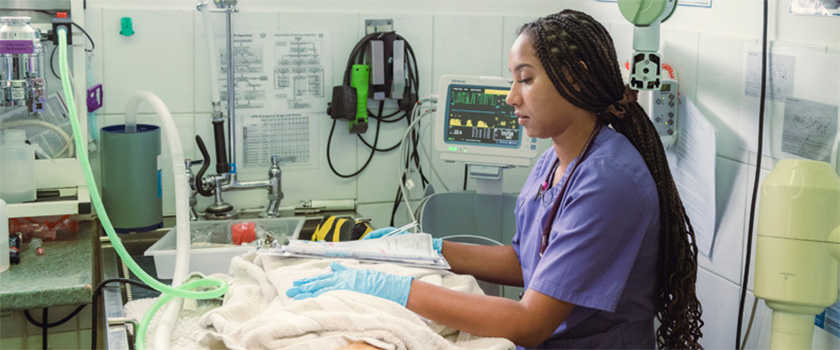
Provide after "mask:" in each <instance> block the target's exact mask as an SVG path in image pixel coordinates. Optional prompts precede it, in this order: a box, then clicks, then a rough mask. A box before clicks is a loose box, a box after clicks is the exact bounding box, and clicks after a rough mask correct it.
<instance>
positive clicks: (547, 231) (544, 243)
mask: <svg viewBox="0 0 840 350" xmlns="http://www.w3.org/2000/svg"><path fill="white" fill-rule="evenodd" d="M600 131H601V123H600V122H599V123H596V124H595V129H593V130H592V133H591V134H589V139H587V140H586V144H585V145H583V149H582V150H581V151H580V154H579V155H578V161H577V162H576V163H575V165H574V166H573V167H572V170H571V171H570V172H569V175H568V176H566V180H565V181H563V187H562V188H561V189H560V193H559V194H558V195H557V198H556V199H554V205H552V207H551V212H549V214H548V220H547V221H546V222H545V225H543V230H542V239H541V240H540V255H539V257H540V259H542V256H543V253H545V249H546V248H548V239H549V236H550V235H551V226H552V225H553V224H554V217H555V216H557V211H558V210H560V203H561V202H563V196H565V195H566V188H567V187H569V179H571V178H572V174H574V173H575V170H576V169H577V167H578V165H580V163H581V162H583V159H584V157H585V156H586V152H587V151H588V150H589V148H590V147H591V146H592V143H593V142H594V141H595V137H597V136H598V133H599V132H600ZM559 162H560V159H555V160H554V166H553V167H552V169H553V170H552V171H550V172H549V173H548V175H547V176H546V177H545V182H543V184H542V185H541V186H540V188H539V190H538V191H537V197H536V198H534V200H538V199H542V197H543V195H544V194H545V191H547V189H548V184H549V183H550V182H549V181H552V180H553V177H554V173H555V172H556V171H557V166H558V165H559Z"/></svg>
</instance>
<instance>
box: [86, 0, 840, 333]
mask: <svg viewBox="0 0 840 350" xmlns="http://www.w3.org/2000/svg"><path fill="white" fill-rule="evenodd" d="M712 4H713V7H712V8H693V7H683V6H681V7H679V8H678V10H677V12H676V13H675V15H674V16H673V17H672V18H671V19H670V20H669V21H668V22H666V23H665V24H664V25H663V26H662V53H663V55H664V60H665V61H666V62H668V63H670V64H671V65H672V66H674V67H675V68H676V70H677V71H678V74H679V75H680V84H681V90H682V93H683V94H684V95H685V96H687V97H688V98H690V99H691V100H692V101H694V103H695V104H696V105H697V106H698V107H699V109H700V111H701V112H702V113H704V114H705V116H706V117H707V118H708V119H709V120H710V121H711V122H712V123H713V124H714V125H715V127H716V128H717V130H718V140H717V150H718V151H717V154H718V158H717V164H716V181H717V187H718V188H717V189H716V195H717V206H718V208H719V209H718V223H717V238H716V240H715V243H716V244H715V248H714V251H713V253H712V255H711V257H706V256H701V257H700V266H701V269H700V272H699V274H698V285H697V288H698V295H699V296H700V298H701V301H702V302H703V309H704V311H705V313H704V321H705V322H706V327H705V328H704V333H705V337H704V339H703V344H704V345H705V346H706V347H708V348H732V347H733V343H734V338H735V331H734V329H735V326H736V319H737V312H736V311H735V310H737V303H738V290H739V286H740V284H741V280H742V273H743V272H742V270H743V260H744V256H745V254H744V252H745V249H746V248H745V243H746V239H745V237H746V234H747V230H746V228H747V221H748V217H749V210H750V203H749V201H750V197H751V191H752V181H753V176H754V175H752V174H754V173H755V158H756V157H755V154H754V153H751V152H749V151H747V149H750V147H755V143H756V141H755V137H754V136H752V135H753V134H754V133H753V132H752V131H751V130H749V128H748V125H749V124H750V123H748V122H750V121H753V122H754V121H755V120H756V119H757V115H758V111H757V109H756V110H750V109H749V108H748V109H747V110H746V113H745V111H744V110H743V109H742V103H743V102H744V101H743V100H742V96H743V95H744V94H743V92H742V91H741V89H742V88H741V81H742V79H743V76H744V74H745V72H744V66H743V56H744V48H745V47H747V46H749V45H754V44H758V43H760V39H761V13H762V8H761V4H762V2H761V1H759V0H737V1H727V0H713V1H712ZM788 5H789V1H787V0H772V1H770V16H769V17H770V26H769V38H770V40H772V41H773V47H774V48H776V47H782V46H783V47H785V48H787V49H790V50H793V51H794V52H814V51H815V50H816V51H818V52H823V53H833V54H834V56H833V57H834V58H835V59H836V57H838V56H837V54H838V52H840V18H829V17H820V16H796V15H792V14H790V13H788V10H787V8H788ZM567 7H568V8H577V9H581V10H584V11H586V12H588V13H590V14H592V15H593V16H594V17H596V18H597V19H599V20H601V21H603V23H604V24H605V25H607V26H608V28H609V29H610V31H611V33H612V35H613V37H614V40H615V41H616V47H617V50H618V51H619V59H620V60H621V61H622V62H623V61H624V60H625V59H626V58H627V57H629V55H630V51H631V50H632V45H631V42H632V34H631V33H632V26H630V25H629V24H628V23H627V22H626V21H625V20H624V19H623V18H622V17H621V15H620V13H619V11H618V9H617V6H616V4H615V3H605V2H597V1H594V0H589V1H584V0H577V1H526V0H522V1H500V0H484V1H475V0H460V1H453V0H449V1H437V0H428V1H420V0H416V1H372V0H368V1H364V0H356V1H315V0H309V1H291V0H283V1H267V0H263V1H248V0H242V1H240V3H239V8H240V10H241V13H240V14H238V15H237V18H238V20H237V22H236V29H238V30H243V29H246V28H254V27H256V28H260V27H262V28H264V27H266V26H268V27H272V28H275V29H290V28H309V29H323V30H327V31H329V32H330V33H331V35H332V45H333V47H332V52H333V56H334V57H333V66H332V67H333V79H334V80H333V81H334V82H335V83H337V82H339V81H340V78H341V75H342V74H343V69H344V64H345V62H346V59H347V55H348V54H349V51H350V48H352V46H353V45H355V43H356V42H357V41H358V40H359V38H360V37H361V35H362V33H363V28H362V25H363V23H364V20H365V19H366V18H393V19H394V20H395V28H396V30H397V31H398V33H400V34H401V35H403V36H404V37H406V39H407V40H408V41H409V42H410V43H411V44H412V46H413V47H414V49H415V53H417V59H418V63H419V68H420V76H421V94H422V95H426V94H429V93H435V92H436V87H437V79H438V78H439V77H440V75H442V74H445V73H462V74H474V75H508V73H507V50H508V47H509V46H510V44H511V42H512V41H513V39H514V37H515V29H516V28H517V27H518V26H519V25H520V24H522V23H524V22H525V21H528V20H531V19H533V18H536V17H538V16H541V15H545V14H549V13H553V12H557V11H559V10H561V9H563V8H567ZM85 15H86V22H87V26H88V28H87V29H88V31H89V32H90V33H91V34H92V35H93V37H94V40H96V41H97V52H96V55H95V58H94V60H93V71H94V73H95V76H96V80H97V81H98V82H102V83H103V85H104V89H105V93H104V96H105V110H104V113H102V114H101V120H100V123H101V125H100V126H104V125H106V124H113V123H118V122H119V120H120V119H121V113H122V110H123V109H124V105H125V101H126V99H127V97H128V96H129V95H130V94H132V93H133V92H135V91H137V90H141V89H145V90H149V91H152V92H155V93H156V94H158V95H159V96H160V97H161V98H162V99H163V100H164V101H165V102H166V103H167V104H168V105H169V108H170V109H171V110H172V113H173V115H174V116H175V118H176V121H177V123H178V125H179V127H180V128H181V129H180V131H181V138H182V141H183V143H184V145H185V147H186V155H187V157H192V158H194V159H195V158H199V157H200V155H199V154H198V151H197V150H196V149H195V147H194V142H193V141H192V137H193V135H195V134H199V135H202V137H203V138H204V139H205V140H209V141H210V144H211V145H208V146H209V147H212V137H211V127H210V118H209V116H208V115H207V114H208V113H207V112H208V111H209V108H208V105H209V97H208V96H209V93H208V92H207V91H206V88H204V86H205V84H206V83H207V81H208V75H207V66H206V62H205V57H204V52H205V48H204V46H203V45H204V41H203V36H204V33H203V28H202V26H201V23H200V17H199V15H198V13H197V12H196V11H195V6H194V2H193V1H186V0H180V1H105V0H99V1H96V0H92V1H88V9H87V11H86V13H85ZM124 16H129V17H132V18H133V20H134V27H135V31H136V32H137V34H135V36H133V37H131V38H126V37H123V36H120V35H119V34H118V31H119V20H120V18H121V17H124ZM214 16H216V17H218V16H220V15H214ZM221 29H222V28H218V30H221ZM831 63H832V62H828V63H826V62H822V63H819V64H822V65H824V67H820V69H823V70H824V72H826V75H827V76H828V78H826V80H825V81H820V82H814V84H815V85H816V84H832V82H834V83H836V82H837V81H839V80H840V73H838V68H837V67H838V66H840V65H838V64H837V63H840V60H836V61H834V62H833V64H831ZM809 83H810V82H809V81H800V82H798V83H797V89H800V84H804V85H802V86H804V87H802V90H798V91H805V92H807V91H810V90H808V89H807V85H808V84H809ZM834 91H837V90H836V88H835V90H834ZM815 94H817V93H815ZM809 96H810V95H809ZM809 96H800V97H803V98H808V97H809ZM820 99H821V100H822V102H823V103H829V104H833V105H837V104H838V103H840V95H836V96H831V95H829V96H822V97H820ZM769 108H770V109H769V110H768V118H769V119H768V120H770V121H772V123H771V124H773V123H776V125H775V128H773V126H774V125H770V126H769V130H776V131H778V130H779V129H780V125H778V123H780V122H781V120H782V119H780V116H781V115H782V114H781V113H782V110H783V108H780V107H779V106H776V107H775V108H773V106H772V104H771V106H770V107H769ZM147 118H149V119H154V117H151V116H149V117H147ZM330 123H331V120H330V119H329V117H327V116H326V115H324V116H323V117H322V118H321V119H320V120H319V123H318V125H319V127H320V128H321V129H320V131H319V134H320V135H321V136H320V142H319V145H320V147H322V148H321V151H320V152H319V154H323V147H324V145H325V144H326V137H327V134H328V132H329V125H330ZM402 130H404V124H401V125H389V126H387V127H385V128H383V133H384V135H383V136H382V137H383V138H382V139H381V140H380V144H385V145H388V144H393V143H394V142H396V141H397V140H398V139H399V137H401V136H402ZM770 136H771V137H770V138H771V140H772V137H773V135H770ZM776 137H777V136H776ZM366 138H368V139H371V138H372V134H371V133H368V135H366ZM771 142H772V141H771ZM541 145H542V147H547V143H545V142H544V143H542V144H541ZM771 148H772V147H771ZM332 150H333V151H332V152H333V153H332V154H333V159H337V161H336V162H337V164H336V166H337V167H338V168H339V169H341V171H343V172H349V171H352V170H354V169H356V167H359V166H361V165H362V164H364V161H365V160H366V159H367V154H368V149H367V148H365V147H364V146H363V145H361V144H360V142H358V141H357V140H356V138H355V136H351V135H348V134H346V133H345V132H337V133H336V135H335V136H334V139H333V147H332ZM765 154H766V155H768V156H769V157H767V158H766V161H765V162H764V164H763V168H764V170H763V172H764V173H766V172H767V171H769V169H771V168H772V166H773V164H774V161H775V160H776V159H779V158H785V157H789V156H790V155H786V154H782V153H779V152H776V151H773V150H771V151H769V152H767V153H765ZM433 158H434V157H433ZM397 161H398V159H397V155H396V154H395V152H392V153H388V154H379V155H377V156H376V157H375V158H374V160H373V161H372V162H371V164H370V166H369V168H368V169H367V170H365V172H364V173H362V175H361V176H359V177H357V178H354V179H349V180H347V179H340V178H338V177H336V176H334V175H333V174H332V173H331V171H330V170H329V167H328V166H327V164H326V159H325V158H323V157H322V158H321V160H320V163H319V165H318V167H317V169H308V170H295V169H284V173H283V183H284V187H283V190H284V191H285V193H286V199H285V200H284V202H283V204H284V205H294V204H296V203H298V202H299V201H301V200H307V199H327V198H357V199H358V200H359V202H360V204H361V206H360V209H359V210H360V212H362V213H364V214H365V215H369V216H371V217H373V222H374V223H375V224H376V225H380V226H381V225H384V224H386V223H387V220H388V218H389V216H390V210H391V203H392V201H393V198H394V195H395V190H396V188H397V187H396V184H397V181H396V176H395V175H394V174H395V162H397ZM433 163H434V165H435V166H436V167H437V169H438V170H439V171H440V173H441V176H442V179H443V180H442V181H445V182H446V183H447V184H448V185H449V186H450V188H454V189H459V188H460V187H461V183H462V181H463V166H462V165H460V164H445V163H443V162H440V161H433ZM164 164H167V163H166V162H165V163H164ZM424 168H425V169H426V171H427V173H428V172H429V171H428V170H429V168H428V165H426V166H425V167H424ZM165 169H166V170H165V171H168V172H169V173H165V174H164V179H169V178H171V169H168V168H165ZM211 169H213V168H211ZM527 172H528V170H527V169H515V170H513V171H508V172H507V173H506V177H505V179H506V180H505V187H504V188H505V191H506V192H512V193H515V192H518V190H519V187H520V186H521V184H522V182H523V181H524V178H525V176H526V175H527ZM264 173H265V170H264V169H259V170H254V171H247V172H245V173H244V174H243V175H242V176H243V177H245V178H246V179H262V178H263V176H264ZM765 175H766V174H765ZM429 176H430V178H432V179H433V181H432V182H433V184H435V186H436V187H437V188H438V189H439V190H440V189H441V185H440V182H441V180H439V179H437V178H436V177H434V176H431V175H429ZM166 186H167V188H168V189H171V188H172V184H171V181H170V182H168V183H166ZM171 192H172V191H171V190H165V193H167V194H168V193H171ZM415 193H416V194H419V193H420V192H418V191H415ZM225 198H226V199H227V200H228V201H230V202H232V203H233V204H234V205H236V206H238V207H244V208H247V207H256V206H260V205H264V204H265V196H264V195H263V194H262V193H256V192H253V193H246V192H241V193H235V194H226V195H225ZM165 200H166V204H165V210H166V211H167V213H171V212H172V208H173V205H172V202H173V199H172V198H171V197H166V198H165ZM207 204H209V201H208V200H206V199H203V200H201V201H200V202H199V208H203V207H205V206H206V205H207ZM404 221H405V217H404V216H402V215H400V216H398V223H399V222H404ZM751 275H752V274H751ZM751 300H752V294H751V293H750V295H749V297H748V302H751ZM759 306H760V307H759V312H758V319H757V320H756V322H755V326H754V327H756V328H754V329H753V331H752V333H751V334H752V337H751V339H750V341H749V342H748V344H747V347H748V348H766V347H767V346H768V339H769V312H768V311H769V309H767V308H766V307H765V306H764V304H763V302H760V303H759ZM747 310H749V305H748V307H747ZM745 323H746V322H745ZM814 348H831V349H837V348H840V341H838V338H836V337H834V336H832V335H830V334H828V333H827V332H825V331H823V330H820V329H817V330H816V331H815V335H814Z"/></svg>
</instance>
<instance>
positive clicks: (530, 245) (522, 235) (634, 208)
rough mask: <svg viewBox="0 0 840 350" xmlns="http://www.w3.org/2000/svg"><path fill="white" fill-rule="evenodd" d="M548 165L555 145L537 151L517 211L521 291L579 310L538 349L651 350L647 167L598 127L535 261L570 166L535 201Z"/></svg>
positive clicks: (652, 273) (653, 211)
mask: <svg viewBox="0 0 840 350" xmlns="http://www.w3.org/2000/svg"><path fill="white" fill-rule="evenodd" d="M555 159H557V156H556V155H555V152H554V148H553V147H551V148H549V149H548V150H547V151H546V152H545V153H543V155H542V156H541V157H540V159H539V160H538V161H537V163H536V164H535V165H534V168H533V169H532V171H531V174H530V175H529V176H528V180H527V181H526V182H525V186H524V187H523V188H522V192H520V194H519V198H518V200H517V205H516V210H515V213H516V235H515V236H514V237H513V248H514V250H515V251H516V254H517V256H518V257H519V262H520V264H521V265H522V276H523V278H524V282H525V289H532V290H534V291H537V292H540V293H542V294H545V295H548V296H550V297H553V298H556V299H558V300H563V301H565V302H568V303H571V304H574V305H576V306H575V308H574V309H573V310H572V312H571V314H569V316H568V317H567V318H566V320H565V321H564V322H563V323H562V324H560V326H559V327H558V328H557V330H555V331H554V333H553V334H552V336H551V337H550V338H549V339H548V340H547V341H546V342H545V343H543V344H542V346H541V347H539V348H548V349H560V348H578V349H585V348H595V349H611V348H634V349H641V348H654V347H655V334H654V329H653V319H654V313H655V304H654V301H655V298H656V293H657V285H656V263H657V253H658V250H659V248H658V247H659V242H658V241H659V199H658V196H657V191H656V185H655V183H654V181H653V178H652V177H651V175H650V172H649V171H648V168H647V166H646V165H645V162H644V160H643V159H642V157H641V155H640V154H639V152H638V151H637V150H636V149H635V148H634V147H633V145H632V144H630V141H628V140H627V138H626V137H624V135H621V134H619V133H617V132H615V131H614V130H612V129H610V128H608V127H602V129H601V132H600V133H599V134H598V136H597V137H596V139H595V141H594V142H593V144H592V146H591V148H590V150H589V152H588V153H587V155H586V157H585V158H584V161H583V162H582V163H581V164H580V166H578V168H577V170H576V171H575V173H574V174H573V175H572V176H571V179H570V180H569V186H568V189H567V190H566V195H565V197H564V198H563V199H562V203H561V206H560V209H559V211H558V214H557V216H556V217H555V219H554V223H553V225H552V227H551V236H550V238H549V243H548V247H547V248H546V250H545V254H544V255H543V257H542V259H540V258H539V250H540V239H541V236H542V228H543V225H544V224H545V222H546V221H547V220H548V215H549V212H550V211H551V207H552V205H553V203H554V200H555V199H556V198H557V196H558V195H559V192H560V189H561V188H562V187H563V186H562V184H563V182H564V181H566V178H567V177H568V172H569V171H570V170H571V169H572V167H573V165H574V163H572V165H571V166H567V167H566V173H565V174H563V177H562V178H561V179H560V181H559V182H558V183H557V185H555V186H554V187H552V188H551V189H549V190H548V191H546V192H545V194H544V196H543V197H542V198H541V199H536V200H535V198H536V197H537V192H538V188H539V187H540V185H542V183H543V182H544V181H545V179H546V175H547V174H548V173H549V172H551V171H552V170H553V169H552V165H553V163H554V160H555ZM576 161H577V159H575V160H574V162H576Z"/></svg>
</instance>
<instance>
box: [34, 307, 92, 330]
mask: <svg viewBox="0 0 840 350" xmlns="http://www.w3.org/2000/svg"><path fill="white" fill-rule="evenodd" d="M85 306H87V305H79V307H77V308H76V309H75V310H73V311H72V312H70V314H69V315H67V316H65V317H64V318H62V319H60V320H58V321H55V322H47V318H46V317H42V318H41V322H45V323H46V324H44V323H41V322H38V321H35V319H33V318H32V315H30V314H29V310H23V315H24V316H26V320H27V321H29V323H31V324H33V325H35V326H36V327H39V328H44V327H45V326H46V328H53V327H56V326H60V325H62V324H64V323H66V322H67V321H70V320H71V319H73V317H74V316H76V314H78V313H79V311H82V309H84V308H85ZM46 309H48V308H46V307H45V308H44V310H46Z"/></svg>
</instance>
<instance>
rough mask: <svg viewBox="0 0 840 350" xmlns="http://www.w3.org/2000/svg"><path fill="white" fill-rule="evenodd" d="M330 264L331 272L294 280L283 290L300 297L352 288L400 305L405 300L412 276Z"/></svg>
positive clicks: (296, 297)
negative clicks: (290, 286)
mask: <svg viewBox="0 0 840 350" xmlns="http://www.w3.org/2000/svg"><path fill="white" fill-rule="evenodd" d="M330 267H332V269H333V272H331V273H325V274H323V275H318V276H314V277H308V278H302V279H299V280H297V281H295V282H294V287H292V288H289V289H288V290H286V296H288V297H290V298H294V299H295V300H301V299H306V298H310V297H317V296H319V295H321V294H323V293H326V292H330V291H334V290H351V291H354V292H359V293H364V294H369V295H373V296H376V297H380V298H383V299H388V300H390V301H393V302H395V303H398V304H400V305H402V306H405V304H406V303H407V302H408V293H409V292H410V291H411V280H413V279H414V277H411V276H398V275H392V274H388V273H384V272H379V271H374V270H356V269H348V268H346V267H344V266H343V265H341V264H339V263H337V262H334V263H332V264H330Z"/></svg>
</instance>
